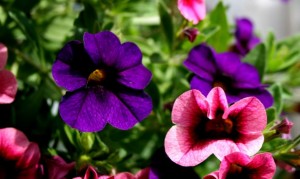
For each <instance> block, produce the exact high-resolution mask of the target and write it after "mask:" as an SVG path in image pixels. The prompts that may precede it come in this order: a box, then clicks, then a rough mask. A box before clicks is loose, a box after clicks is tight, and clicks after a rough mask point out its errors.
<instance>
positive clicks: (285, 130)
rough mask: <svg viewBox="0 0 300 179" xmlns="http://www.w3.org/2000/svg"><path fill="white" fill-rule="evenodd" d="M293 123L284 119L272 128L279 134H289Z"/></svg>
mask: <svg viewBox="0 0 300 179" xmlns="http://www.w3.org/2000/svg"><path fill="white" fill-rule="evenodd" d="M293 125H294V123H293V122H291V121H290V120H288V119H287V118H284V119H283V120H282V121H280V123H278V124H277V125H276V126H274V127H273V129H275V130H276V132H277V133H279V134H290V133H291V130H292V127H293Z"/></svg>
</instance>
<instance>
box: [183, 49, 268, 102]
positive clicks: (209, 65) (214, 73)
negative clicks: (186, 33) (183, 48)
mask: <svg viewBox="0 0 300 179" xmlns="http://www.w3.org/2000/svg"><path fill="white" fill-rule="evenodd" d="M184 65H185V66H186V67H187V68H188V69H189V70H190V71H192V72H193V73H194V75H193V77H192V78H191V82H190V83H191V89H198V90H200V91H201V92H202V94H204V95H205V96H207V94H208V92H209V91H210V90H211V89H212V88H213V87H217V86H219V87H222V88H223V90H224V91H225V93H226V97H227V100H228V102H229V103H233V102H236V101H238V100H239V99H242V98H245V97H248V96H255V97H257V98H258V99H259V100H260V101H261V102H262V103H263V104H264V106H265V107H266V108H267V107H270V106H271V105H272V104H273V97H272V96H271V94H270V93H269V92H268V91H267V90H266V89H265V85H262V84H261V83H260V78H259V74H258V71H257V70H256V68H255V67H254V66H252V65H250V64H247V63H243V62H241V60H240V57H239V56H238V55H237V54H235V53H232V52H225V53H221V54H217V53H216V52H215V51H214V50H213V49H212V48H210V47H208V46H206V45H204V44H200V45H198V46H196V47H194V48H193V49H192V50H191V51H190V53H189V56H188V58H187V59H186V60H185V61H184Z"/></svg>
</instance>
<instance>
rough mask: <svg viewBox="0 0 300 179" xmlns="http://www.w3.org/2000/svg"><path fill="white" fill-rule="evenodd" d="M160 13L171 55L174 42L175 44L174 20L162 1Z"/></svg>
mask: <svg viewBox="0 0 300 179" xmlns="http://www.w3.org/2000/svg"><path fill="white" fill-rule="evenodd" d="M158 12H159V16H160V24H161V27H162V29H163V32H164V34H165V36H166V39H167V42H168V46H169V50H170V53H172V49H173V42H174V29H173V20H172V16H171V14H170V10H169V9H168V8H167V6H166V5H165V4H164V3H163V1H160V2H159V4H158Z"/></svg>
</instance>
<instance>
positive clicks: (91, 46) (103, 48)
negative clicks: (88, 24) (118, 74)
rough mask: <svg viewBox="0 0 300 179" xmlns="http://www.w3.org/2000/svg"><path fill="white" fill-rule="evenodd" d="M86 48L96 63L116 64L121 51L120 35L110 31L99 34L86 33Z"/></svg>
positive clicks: (84, 39)
mask: <svg viewBox="0 0 300 179" xmlns="http://www.w3.org/2000/svg"><path fill="white" fill-rule="evenodd" d="M83 41H84V48H85V50H86V52H87V53H88V54H89V56H90V57H91V59H92V61H93V62H94V64H95V65H99V64H104V65H106V66H114V65H115V64H116V63H117V59H118V57H119V53H120V47H121V43H120V41H119V39H118V37H117V36H116V35H115V34H113V33H112V32H109V31H103V32H99V33H97V34H90V33H88V32H86V33H84V36H83Z"/></svg>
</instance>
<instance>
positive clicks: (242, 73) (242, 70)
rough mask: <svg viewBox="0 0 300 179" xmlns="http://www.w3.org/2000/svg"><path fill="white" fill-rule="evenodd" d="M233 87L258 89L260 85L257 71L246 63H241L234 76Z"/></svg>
mask: <svg viewBox="0 0 300 179" xmlns="http://www.w3.org/2000/svg"><path fill="white" fill-rule="evenodd" d="M234 80H235V83H234V87H235V88H241V89H253V88H258V87H259V86H261V85H260V78H259V74H258V71H257V69H256V68H255V67H254V66H252V65H250V64H247V63H242V64H241V65H240V66H239V67H238V69H237V71H236V75H235V76H234Z"/></svg>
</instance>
